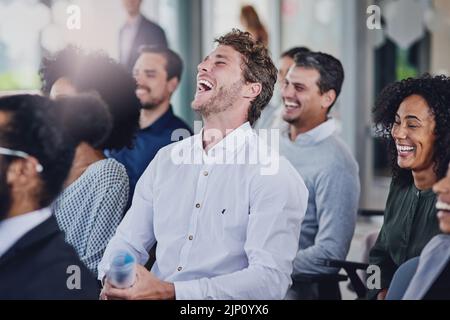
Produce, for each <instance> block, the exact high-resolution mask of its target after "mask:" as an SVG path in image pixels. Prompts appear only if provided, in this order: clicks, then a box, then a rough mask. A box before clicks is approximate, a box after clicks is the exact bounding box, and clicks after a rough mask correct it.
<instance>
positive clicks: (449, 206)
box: [436, 201, 450, 214]
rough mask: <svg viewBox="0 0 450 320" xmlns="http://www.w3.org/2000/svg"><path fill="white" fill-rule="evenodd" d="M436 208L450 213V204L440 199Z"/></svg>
mask: <svg viewBox="0 0 450 320" xmlns="http://www.w3.org/2000/svg"><path fill="white" fill-rule="evenodd" d="M436 209H437V210H438V211H439V212H442V213H443V214H450V204H448V203H445V202H442V201H438V202H437V203H436Z"/></svg>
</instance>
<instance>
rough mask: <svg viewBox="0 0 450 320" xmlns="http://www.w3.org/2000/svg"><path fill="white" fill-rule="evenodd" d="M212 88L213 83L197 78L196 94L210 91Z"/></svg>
mask: <svg viewBox="0 0 450 320" xmlns="http://www.w3.org/2000/svg"><path fill="white" fill-rule="evenodd" d="M213 88H214V84H213V83H212V82H211V81H209V80H206V79H199V80H198V81H197V94H202V93H205V92H208V91H211V90H212V89H213Z"/></svg>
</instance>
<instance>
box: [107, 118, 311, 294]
mask: <svg viewBox="0 0 450 320" xmlns="http://www.w3.org/2000/svg"><path fill="white" fill-rule="evenodd" d="M233 141H234V142H233ZM257 149H259V150H257ZM261 150H262V151H261ZM252 153H253V155H255V154H257V155H259V156H260V158H259V159H258V161H256V163H255V161H253V162H252V161H251V160H250V157H247V158H246V159H247V160H246V161H242V159H244V158H245V157H246V155H248V154H252ZM264 154H265V155H264ZM268 154H270V156H268ZM224 159H225V160H226V161H223V160H224ZM233 161H234V162H233ZM237 161H240V162H237ZM274 161H279V163H278V165H277V167H276V168H277V170H266V171H264V170H261V169H262V167H263V166H267V165H270V164H269V162H274ZM244 162H245V163H244ZM220 163H223V164H220ZM307 199H308V191H307V189H306V187H305V184H304V182H303V180H302V178H301V177H300V176H299V174H298V173H297V171H296V170H295V169H294V168H293V167H292V166H291V164H290V163H289V162H288V161H287V160H286V159H284V158H282V157H279V156H278V153H277V152H275V151H269V150H268V149H267V145H266V144H265V143H264V142H262V140H261V139H259V138H258V136H257V135H256V134H255V133H254V131H253V130H252V129H251V127H250V125H249V123H248V122H247V123H245V124H244V125H242V126H241V127H239V128H238V129H236V130H234V131H232V132H231V133H230V134H228V135H227V136H226V137H225V138H224V139H223V140H221V141H220V142H219V143H218V144H217V145H215V146H214V147H213V148H212V149H211V150H209V152H208V154H206V153H205V151H204V149H203V146H202V133H200V134H198V135H195V136H193V137H190V138H188V139H185V140H183V141H181V142H178V143H175V144H172V145H169V146H167V147H165V148H163V149H161V150H160V151H159V152H158V154H157V155H156V157H155V159H154V160H153V161H152V162H151V163H150V165H149V166H148V168H147V169H146V171H145V172H144V174H143V175H142V177H141V178H140V180H139V182H138V184H137V186H136V191H135V194H134V197H133V203H132V206H131V208H130V210H129V211H128V213H127V214H126V216H125V218H124V219H123V221H122V223H121V224H120V225H119V227H118V229H117V232H116V234H115V236H114V237H113V239H112V240H111V241H110V243H109V244H108V247H107V249H106V251H105V254H104V256H103V259H102V261H101V263H100V264H99V268H98V269H99V273H98V274H99V279H102V278H103V276H104V275H105V272H106V271H107V270H108V267H109V262H110V261H111V259H112V254H113V253H114V252H116V250H119V249H128V250H130V251H131V252H132V253H134V254H135V255H136V257H137V259H138V262H139V263H140V264H145V263H146V261H147V260H148V257H149V255H148V253H147V252H148V250H149V249H150V248H151V247H152V246H153V245H154V244H155V242H156V241H157V242H158V245H157V248H156V262H155V264H154V265H153V268H152V272H153V273H154V274H155V275H156V276H157V277H158V278H159V279H162V280H165V281H169V282H173V283H174V285H175V294H176V298H177V299H282V298H284V296H285V294H286V292H287V289H288V287H289V285H290V284H291V277H290V276H291V273H292V262H293V260H294V258H295V256H296V253H297V250H298V239H299V236H300V226H301V223H302V220H303V217H304V215H305V211H306V206H307Z"/></svg>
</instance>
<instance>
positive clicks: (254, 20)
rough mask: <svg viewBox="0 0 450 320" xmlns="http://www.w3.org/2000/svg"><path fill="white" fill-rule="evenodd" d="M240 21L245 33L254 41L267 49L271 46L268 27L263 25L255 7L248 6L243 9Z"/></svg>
mask: <svg viewBox="0 0 450 320" xmlns="http://www.w3.org/2000/svg"><path fill="white" fill-rule="evenodd" d="M240 20H241V25H242V26H243V27H244V29H245V31H247V32H249V33H250V34H251V35H252V37H253V39H255V40H256V41H258V42H261V43H262V44H264V46H266V47H267V46H268V45H269V35H268V33H267V30H266V27H264V25H263V24H262V23H261V20H260V19H259V16H258V13H257V12H256V10H255V8H254V7H253V6H250V5H247V6H243V7H242V8H241V15H240Z"/></svg>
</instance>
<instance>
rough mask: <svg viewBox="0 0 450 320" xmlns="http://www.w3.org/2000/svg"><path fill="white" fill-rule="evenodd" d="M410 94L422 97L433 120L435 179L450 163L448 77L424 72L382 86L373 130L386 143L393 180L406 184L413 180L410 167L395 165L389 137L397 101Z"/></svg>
mask: <svg viewBox="0 0 450 320" xmlns="http://www.w3.org/2000/svg"><path fill="white" fill-rule="evenodd" d="M411 95H419V96H421V97H422V98H424V99H425V101H426V102H427V104H428V106H429V107H430V110H431V112H432V114H433V115H434V120H435V121H436V128H435V132H434V134H435V136H436V140H435V143H434V148H433V149H434V155H433V162H434V172H435V173H436V175H437V177H438V179H441V178H443V177H444V176H445V174H446V172H447V169H448V164H449V162H450V78H449V77H446V76H442V75H441V76H435V77H433V76H431V75H429V74H424V75H423V76H421V77H419V78H409V79H406V80H403V81H400V82H396V83H393V84H390V85H388V86H387V87H386V88H384V89H383V91H382V92H381V94H380V96H379V97H378V99H377V102H376V104H375V107H374V109H373V118H374V123H375V129H376V133H377V134H378V135H379V136H381V137H382V138H384V139H385V140H386V142H387V144H388V150H389V155H390V158H391V164H392V178H393V181H394V183H397V184H400V185H405V184H410V183H412V181H413V177H412V173H411V170H406V169H402V168H400V167H399V166H398V164H397V149H396V146H395V141H394V139H393V138H392V136H391V129H392V126H393V124H394V121H395V114H396V113H397V110H398V108H399V106H400V104H401V103H402V102H403V100H405V99H406V98H407V97H409V96H411Z"/></svg>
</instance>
